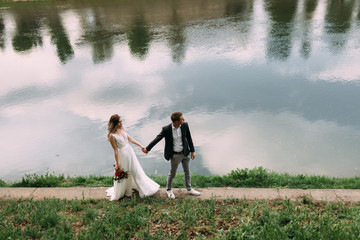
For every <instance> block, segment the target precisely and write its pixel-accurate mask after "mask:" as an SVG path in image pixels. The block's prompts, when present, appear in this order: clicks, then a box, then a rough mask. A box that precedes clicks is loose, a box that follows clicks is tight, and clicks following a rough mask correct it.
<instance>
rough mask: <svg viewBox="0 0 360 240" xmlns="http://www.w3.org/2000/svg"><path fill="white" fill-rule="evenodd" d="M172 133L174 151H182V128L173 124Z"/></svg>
mask: <svg viewBox="0 0 360 240" xmlns="http://www.w3.org/2000/svg"><path fill="white" fill-rule="evenodd" d="M171 126H172V135H173V140H174V149H173V150H174V152H181V151H182V150H183V145H182V140H181V128H180V127H178V128H175V127H174V125H172V124H171Z"/></svg>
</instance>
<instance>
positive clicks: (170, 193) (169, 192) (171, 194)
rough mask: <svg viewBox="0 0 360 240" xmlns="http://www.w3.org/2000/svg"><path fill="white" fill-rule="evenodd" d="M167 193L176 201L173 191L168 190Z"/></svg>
mask: <svg viewBox="0 0 360 240" xmlns="http://www.w3.org/2000/svg"><path fill="white" fill-rule="evenodd" d="M166 193H167V195H168V197H169V198H170V199H175V195H174V193H173V192H172V190H166Z"/></svg>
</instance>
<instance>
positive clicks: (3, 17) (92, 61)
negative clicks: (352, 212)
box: [0, 0, 360, 181]
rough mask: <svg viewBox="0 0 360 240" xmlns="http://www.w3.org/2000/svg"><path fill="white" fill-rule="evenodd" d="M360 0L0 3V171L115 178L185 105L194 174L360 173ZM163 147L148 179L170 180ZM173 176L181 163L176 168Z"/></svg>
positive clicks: (146, 163) (7, 176)
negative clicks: (114, 125)
mask: <svg viewBox="0 0 360 240" xmlns="http://www.w3.org/2000/svg"><path fill="white" fill-rule="evenodd" d="M359 9H360V1H358V0H343V1H332V0H190V1H169V0H146V1H145V0H131V1H130V0H124V1H114V0H104V1H95V0H91V1H80V0H73V1H39V2H36V1H35V2H33V1H31V2H27V1H25V2H11V1H2V2H1V3H0V82H1V85H0V142H1V150H0V178H2V179H4V180H7V181H14V180H19V179H21V177H22V176H23V175H24V174H30V173H37V174H44V173H45V172H46V171H49V172H54V173H56V174H65V175H66V176H67V175H70V176H79V175H89V174H96V175H109V176H110V175H111V174H112V165H113V162H114V157H113V152H112V149H111V147H110V144H109V143H108V142H107V139H106V134H107V121H108V119H109V117H110V116H111V115H112V114H114V113H118V114H119V115H121V116H122V118H123V123H124V125H125V128H126V130H127V132H128V133H129V135H131V136H132V137H133V138H135V139H136V140H138V141H139V142H140V143H142V144H143V145H147V144H148V143H149V142H150V141H151V140H152V139H153V138H154V137H155V136H156V135H157V134H158V133H159V132H160V130H161V127H162V126H164V125H166V124H169V123H170V114H171V113H172V112H174V111H181V112H183V114H184V117H185V119H186V121H187V122H188V123H189V126H190V129H191V132H192V136H193V140H194V142H195V148H196V153H197V156H196V159H195V160H194V161H192V162H191V171H192V172H195V173H197V174H205V175H217V174H220V175H222V174H227V173H229V172H230V171H231V170H233V169H236V168H253V167H256V166H263V167H265V168H268V169H271V170H275V171H278V172H288V173H292V174H297V173H304V174H321V175H327V176H335V177H351V176H358V175H360V169H359V167H358V166H359V156H360V147H359V144H360V111H359V103H360V85H359V83H360V10H359ZM163 147H164V141H162V142H160V143H159V144H158V145H157V146H156V147H155V148H154V149H153V150H152V151H151V152H150V153H149V154H148V155H144V154H143V153H142V152H141V150H140V149H139V148H138V147H136V146H134V149H135V152H136V154H137V155H138V157H139V161H140V163H141V164H142V166H143V168H144V170H145V172H146V173H148V174H150V175H156V174H159V175H166V174H167V173H168V170H169V163H168V162H167V161H165V160H164V158H163ZM178 171H179V172H181V171H182V169H181V166H180V167H179V170H178Z"/></svg>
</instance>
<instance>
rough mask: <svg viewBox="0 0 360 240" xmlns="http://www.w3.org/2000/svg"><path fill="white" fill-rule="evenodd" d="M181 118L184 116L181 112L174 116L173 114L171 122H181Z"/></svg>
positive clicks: (175, 113)
mask: <svg viewBox="0 0 360 240" xmlns="http://www.w3.org/2000/svg"><path fill="white" fill-rule="evenodd" d="M181 116H182V113H181V112H174V113H173V114H171V121H172V122H176V121H180V117H181Z"/></svg>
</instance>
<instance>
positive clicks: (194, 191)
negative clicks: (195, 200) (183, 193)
mask: <svg viewBox="0 0 360 240" xmlns="http://www.w3.org/2000/svg"><path fill="white" fill-rule="evenodd" d="M187 192H188V194H190V195H194V196H200V193H199V192H198V191H196V190H195V189H190V190H188V191H187Z"/></svg>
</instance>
